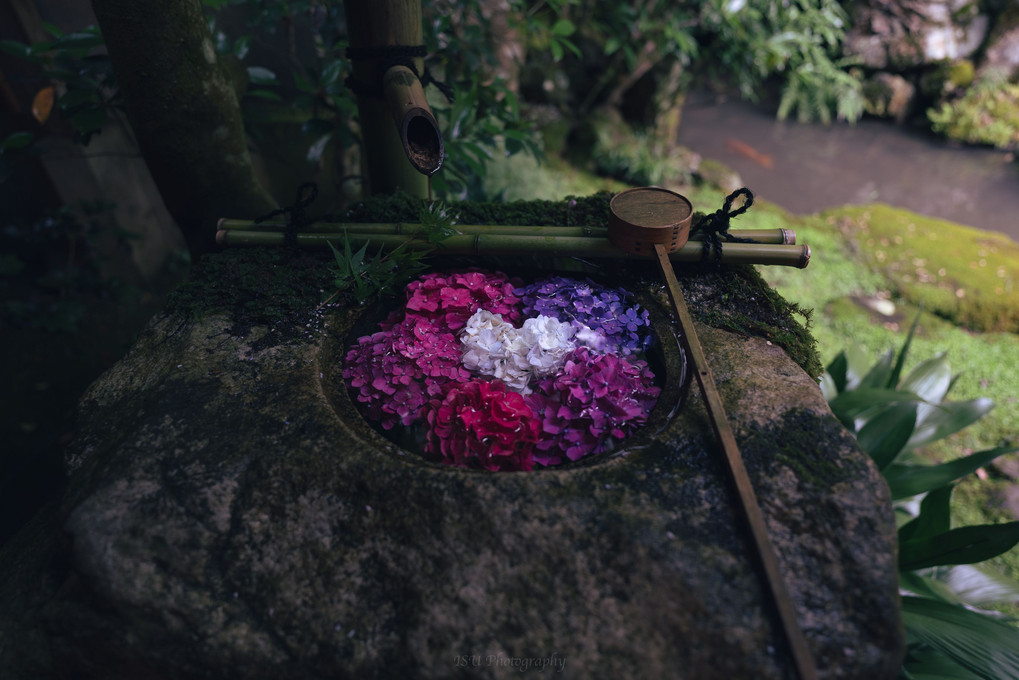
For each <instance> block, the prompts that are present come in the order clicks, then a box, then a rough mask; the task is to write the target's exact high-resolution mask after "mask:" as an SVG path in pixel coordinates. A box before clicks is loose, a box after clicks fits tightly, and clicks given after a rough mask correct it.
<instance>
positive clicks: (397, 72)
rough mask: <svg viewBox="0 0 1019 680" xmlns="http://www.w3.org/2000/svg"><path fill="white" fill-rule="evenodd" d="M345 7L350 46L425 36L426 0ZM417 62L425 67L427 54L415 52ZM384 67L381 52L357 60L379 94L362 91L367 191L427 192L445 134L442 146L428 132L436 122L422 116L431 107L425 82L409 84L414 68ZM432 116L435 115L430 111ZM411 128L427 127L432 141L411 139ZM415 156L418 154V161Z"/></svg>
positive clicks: (359, 76) (357, 69)
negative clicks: (408, 137)
mask: <svg viewBox="0 0 1019 680" xmlns="http://www.w3.org/2000/svg"><path fill="white" fill-rule="evenodd" d="M344 10H345V12H346V16H347V31H348V34H349V36H350V47H351V48H352V49H354V50H357V49H363V48H377V47H387V46H396V45H401V46H415V45H421V44H422V43H423V41H424V38H423V32H422V28H421V1H420V0H350V1H349V2H345V3H344ZM413 63H414V66H415V68H416V69H417V71H418V73H421V72H422V69H423V68H424V59H423V58H422V57H415V58H414V59H413ZM384 67H385V63H384V61H383V60H380V59H377V58H365V59H361V58H358V59H356V60H354V61H353V75H354V78H355V79H356V80H357V81H358V82H359V83H362V84H363V85H364V86H367V87H368V88H371V89H372V90H377V92H376V93H375V94H369V93H366V92H358V93H357V108H358V113H359V116H360V125H361V140H362V145H361V151H362V166H363V171H364V175H365V180H366V187H365V194H366V195H371V194H387V193H392V192H393V191H395V190H396V189H403V190H404V191H406V192H407V193H409V194H411V195H413V196H418V197H421V198H427V197H428V178H427V176H426V175H425V174H422V173H424V172H427V174H431V173H432V172H434V171H435V170H436V169H438V166H437V165H435V163H434V155H435V153H436V152H438V153H439V154H441V151H442V149H441V137H438V139H439V143H438V148H436V144H435V142H434V140H433V139H431V138H429V136H428V135H429V134H430V133H431V132H432V131H431V130H429V129H427V128H430V127H431V124H429V123H428V122H427V120H424V122H422V120H423V119H422V117H421V114H420V109H422V108H426V107H427V103H425V104H424V107H422V106H421V103H422V102H423V101H424V95H423V91H422V90H421V85H420V83H417V87H416V89H415V88H414V87H413V86H412V85H410V84H407V78H406V76H408V75H409V76H410V78H411V79H412V80H413V81H415V82H416V81H417V78H414V77H413V73H411V72H410V70H409V69H406V68H405V67H398V66H397V67H393V68H391V69H386V72H385V73H381V72H380V69H381V68H384ZM384 76H385V80H386V81H387V82H388V83H389V87H388V88H385V89H388V90H389V91H390V92H393V93H394V94H392V95H391V96H392V98H393V99H392V101H387V100H386V99H385V98H383V91H384V83H383V77H384ZM398 99H399V100H400V101H397V100H398ZM397 110H401V123H400V124H399V125H400V128H398V127H397V125H395V124H394V122H393V120H394V119H393V116H394V115H395V114H396V112H397ZM428 117H429V118H430V117H431V112H430V111H428ZM432 122H434V118H433V119H432ZM408 132H410V134H412V135H413V134H416V133H422V132H423V133H424V135H425V136H424V137H423V139H425V140H426V141H420V140H415V139H413V138H412V139H411V140H410V141H408V142H406V144H405V141H404V138H403V136H404V135H405V134H407V133H408ZM401 133H403V134H401ZM434 133H435V134H436V135H437V134H438V127H437V126H435V127H434ZM412 148H413V149H415V150H412ZM419 151H424V155H425V156H428V155H429V154H430V155H431V157H432V158H431V160H429V159H428V158H425V160H420V156H419V155H418V153H417V152H419ZM412 160H415V163H414V164H413V165H412V162H411V161H412ZM439 163H441V155H440V157H439ZM432 165H434V168H433V167H432ZM419 168H424V169H419Z"/></svg>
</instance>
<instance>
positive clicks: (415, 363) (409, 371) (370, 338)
mask: <svg viewBox="0 0 1019 680" xmlns="http://www.w3.org/2000/svg"><path fill="white" fill-rule="evenodd" d="M344 366H345V367H344V369H343V378H344V379H345V380H346V381H347V384H348V385H349V386H350V388H351V389H353V390H356V391H357V397H356V399H357V401H358V402H359V403H360V404H361V408H362V410H363V412H364V414H365V416H366V417H367V418H368V419H369V420H374V421H377V422H378V423H379V424H380V425H381V426H382V427H383V428H384V429H386V430H389V429H392V428H393V426H395V425H396V424H397V423H399V424H401V425H405V426H410V425H413V424H414V423H416V422H417V421H418V420H419V419H420V418H421V409H422V408H423V407H424V406H425V404H427V403H428V400H429V399H430V398H431V397H435V396H439V395H441V394H442V392H443V387H444V385H445V384H446V383H450V382H452V383H462V382H466V381H467V380H470V378H471V375H470V373H469V372H468V371H467V369H466V368H464V367H463V366H461V364H460V341H459V340H457V339H456V337H455V336H454V335H453V334H452V333H450V332H449V331H444V330H442V329H441V328H439V327H438V326H436V325H435V323H433V322H432V321H429V320H427V319H404V320H403V321H400V322H398V323H394V324H391V325H389V327H388V328H387V329H385V330H381V331H378V332H376V333H373V334H372V335H366V336H363V337H360V338H358V339H357V344H356V345H354V346H353V347H351V348H350V350H349V351H348V352H347V358H346V363H345V364H344Z"/></svg>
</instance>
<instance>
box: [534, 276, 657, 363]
mask: <svg viewBox="0 0 1019 680" xmlns="http://www.w3.org/2000/svg"><path fill="white" fill-rule="evenodd" d="M514 292H515V294H517V295H519V296H520V297H521V298H522V300H523V308H524V309H523V312H524V316H531V315H535V314H544V315H545V316H551V317H554V318H556V319H558V320H559V321H576V322H579V323H582V324H584V325H585V326H587V327H589V328H591V329H592V330H594V331H597V332H599V333H601V334H602V335H604V336H605V339H606V340H607V345H606V347H605V350H606V351H608V352H612V353H619V354H633V353H636V352H643V351H645V350H646V349H647V348H648V343H649V342H650V340H651V337H652V336H651V334H650V327H651V317H650V315H649V314H648V311H647V310H646V309H643V308H642V307H641V306H640V305H638V304H637V303H635V302H633V300H632V298H633V295H632V294H631V293H629V292H628V291H626V290H624V289H622V288H608V287H606V286H602V285H600V284H598V283H595V282H594V281H591V280H590V279H585V280H583V281H576V280H574V279H569V278H566V277H565V276H550V277H548V278H546V279H543V280H541V281H538V282H536V283H533V284H531V285H529V286H525V287H523V288H518V289H517V290H516V291H514Z"/></svg>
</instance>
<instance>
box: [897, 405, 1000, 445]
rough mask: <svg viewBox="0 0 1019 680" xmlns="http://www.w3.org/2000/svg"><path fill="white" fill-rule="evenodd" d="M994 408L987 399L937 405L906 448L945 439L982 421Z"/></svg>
mask: <svg viewBox="0 0 1019 680" xmlns="http://www.w3.org/2000/svg"><path fill="white" fill-rule="evenodd" d="M992 408H994V402H993V401H991V400H990V399H988V398H986V397H979V398H977V399H970V400H969V401H951V402H946V403H942V404H936V405H935V406H934V408H932V409H931V410H930V411H929V412H928V413H927V415H926V417H925V418H924V419H923V420H922V421H920V422H918V423H917V426H916V432H914V433H913V436H912V438H910V440H909V444H907V445H906V447H907V448H910V449H915V448H917V447H919V446H924V445H925V444H929V443H931V442H935V441H938V440H939V439H944V438H945V437H947V436H949V435H952V434H955V433H956V432H958V431H959V430H962V429H964V428H966V427H969V426H970V425H972V424H973V423H975V422H976V421H978V420H980V419H981V418H983V417H984V416H985V415H987V413H988V412H989V411H990V410H991V409H992Z"/></svg>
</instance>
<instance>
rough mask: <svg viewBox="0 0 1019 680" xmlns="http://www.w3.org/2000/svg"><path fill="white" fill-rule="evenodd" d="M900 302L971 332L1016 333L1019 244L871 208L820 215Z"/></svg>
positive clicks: (885, 208) (1018, 322) (1018, 323)
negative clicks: (855, 247) (920, 307)
mask: <svg viewBox="0 0 1019 680" xmlns="http://www.w3.org/2000/svg"><path fill="white" fill-rule="evenodd" d="M825 215H826V216H828V217H830V218H833V219H834V220H835V221H836V222H837V226H838V227H839V228H840V229H842V230H843V231H844V232H846V233H847V236H849V237H850V238H852V239H853V240H854V241H855V242H856V243H857V244H858V245H859V255H860V257H861V258H862V259H863V260H864V262H865V263H866V264H867V265H868V266H869V267H870V268H872V269H873V270H874V271H876V272H880V273H881V274H883V275H884V276H885V277H886V279H887V280H888V284H889V286H890V287H891V288H892V289H893V290H894V291H895V292H896V293H897V294H898V295H900V296H901V297H902V298H904V299H905V300H907V301H909V302H912V303H914V304H920V303H923V304H924V305H925V307H926V309H927V310H928V311H930V312H933V313H935V314H937V315H939V316H942V317H944V318H946V319H950V320H952V321H953V322H955V323H957V324H959V325H962V326H966V327H968V328H970V329H972V330H976V331H991V332H994V331H1005V332H1010V333H1016V332H1019V280H1017V274H1016V272H1019V245H1017V244H1016V243H1015V242H1014V241H1012V240H1011V239H1009V238H1008V237H1006V236H1004V235H1001V234H995V233H992V232H986V231H981V230H978V229H973V228H970V227H964V226H962V225H958V224H954V223H952V222H946V221H944V220H938V219H934V218H930V217H923V216H921V215H917V214H915V213H910V212H907V211H905V210H898V209H895V208H892V207H890V206H886V205H881V204H875V205H870V206H866V207H848V208H841V209H839V210H837V211H832V212H828V213H825Z"/></svg>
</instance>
